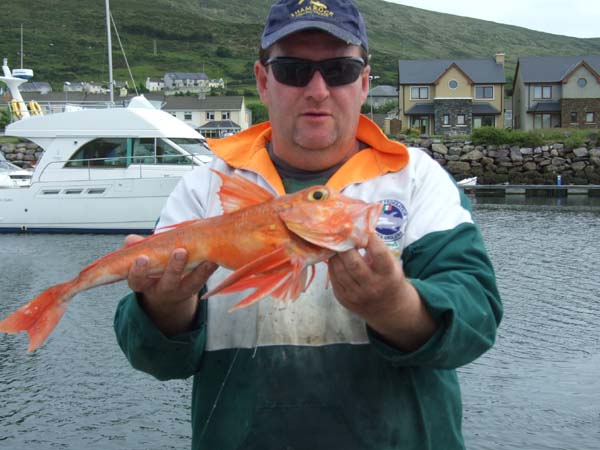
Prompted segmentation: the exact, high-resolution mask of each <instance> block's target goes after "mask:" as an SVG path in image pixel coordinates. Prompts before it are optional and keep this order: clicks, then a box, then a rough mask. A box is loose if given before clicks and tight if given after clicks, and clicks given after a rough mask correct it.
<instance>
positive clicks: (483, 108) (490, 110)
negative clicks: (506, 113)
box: [472, 103, 500, 114]
mask: <svg viewBox="0 0 600 450" xmlns="http://www.w3.org/2000/svg"><path fill="white" fill-rule="evenodd" d="M472 112H473V114H500V110H498V109H497V108H494V107H493V106H492V105H490V104H489V103H473V109H472Z"/></svg>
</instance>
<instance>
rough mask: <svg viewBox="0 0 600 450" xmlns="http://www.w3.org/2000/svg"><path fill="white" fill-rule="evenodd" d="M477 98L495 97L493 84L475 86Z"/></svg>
mask: <svg viewBox="0 0 600 450" xmlns="http://www.w3.org/2000/svg"><path fill="white" fill-rule="evenodd" d="M475 98H480V99H483V98H492V99H493V98H494V87H493V86H475Z"/></svg>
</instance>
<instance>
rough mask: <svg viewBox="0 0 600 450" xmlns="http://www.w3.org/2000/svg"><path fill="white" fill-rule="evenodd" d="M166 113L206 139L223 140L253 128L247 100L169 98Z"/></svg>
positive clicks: (221, 97) (166, 99)
mask: <svg viewBox="0 0 600 450" xmlns="http://www.w3.org/2000/svg"><path fill="white" fill-rule="evenodd" d="M165 101H166V103H165V105H164V106H163V110H165V111H167V112H169V113H171V115H173V116H175V117H177V118H178V119H181V120H183V121H184V122H186V123H188V124H189V125H190V126H192V127H194V128H196V129H197V130H198V131H200V133H202V134H203V135H204V136H205V137H223V136H224V135H225V134H228V133H236V132H238V131H240V130H245V129H246V128H248V127H249V126H250V125H251V124H252V112H251V111H250V110H249V109H247V108H246V103H245V101H244V97H243V96H241V95H238V96H209V97H206V98H202V99H201V98H197V97H181V96H168V97H165Z"/></svg>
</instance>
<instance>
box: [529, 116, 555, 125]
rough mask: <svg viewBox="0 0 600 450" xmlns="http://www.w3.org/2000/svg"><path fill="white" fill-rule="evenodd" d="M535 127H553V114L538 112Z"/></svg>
mask: <svg viewBox="0 0 600 450" xmlns="http://www.w3.org/2000/svg"><path fill="white" fill-rule="evenodd" d="M533 128H552V114H536V115H535V117H534V119H533Z"/></svg>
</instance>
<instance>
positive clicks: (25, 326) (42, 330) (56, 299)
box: [0, 281, 75, 352]
mask: <svg viewBox="0 0 600 450" xmlns="http://www.w3.org/2000/svg"><path fill="white" fill-rule="evenodd" d="M74 285H75V283H74V282H73V281H68V282H66V283H62V284H57V285H56V286H52V287H51V288H48V289H46V290H45V291H44V292H42V293H41V294H39V295H38V296H37V297H35V298H34V299H33V300H31V301H30V302H29V303H27V304H25V305H23V306H21V307H20V308H19V309H17V310H16V311H15V312H13V313H12V314H11V315H9V316H8V317H6V318H5V319H3V320H2V321H1V322H0V331H1V332H4V333H18V332H20V331H27V334H28V335H29V348H28V349H27V350H28V351H29V352H32V351H34V350H35V349H37V348H38V347H39V346H40V345H42V344H43V343H44V341H45V340H46V338H47V337H48V335H49V334H50V333H51V332H52V330H53V329H54V328H55V327H56V324H58V321H59V320H60V319H61V317H62V316H63V314H64V313H65V311H66V310H67V306H68V304H69V300H70V299H71V298H72V297H73V295H75V292H74V291H73V287H74Z"/></svg>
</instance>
